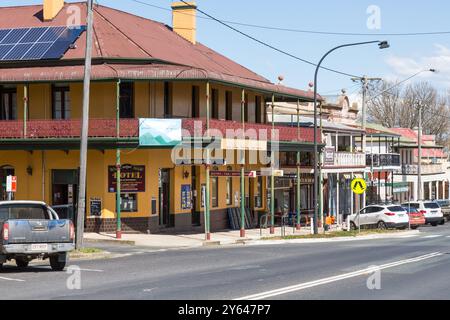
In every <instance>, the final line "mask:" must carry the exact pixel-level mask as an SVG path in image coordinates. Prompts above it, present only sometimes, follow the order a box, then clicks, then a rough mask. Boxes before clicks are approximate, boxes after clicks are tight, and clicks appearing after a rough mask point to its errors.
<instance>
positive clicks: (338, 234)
mask: <svg viewBox="0 0 450 320" xmlns="http://www.w3.org/2000/svg"><path fill="white" fill-rule="evenodd" d="M397 232H402V231H400V230H378V229H373V230H361V233H359V232H358V231H357V230H355V231H333V232H327V233H321V234H307V235H289V236H285V237H264V238H261V240H295V239H330V238H345V237H358V236H367V235H372V234H386V233H397Z"/></svg>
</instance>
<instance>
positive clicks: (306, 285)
mask: <svg viewBox="0 0 450 320" xmlns="http://www.w3.org/2000/svg"><path fill="white" fill-rule="evenodd" d="M442 255H443V254H442V253H440V252H434V253H430V254H426V255H423V256H419V257H416V258H411V259H406V260H400V261H396V262H392V263H387V264H384V265H381V266H378V268H377V270H384V269H389V268H394V267H397V266H401V265H404V264H409V263H414V262H419V261H423V260H428V259H432V258H435V257H439V256H442ZM373 272H374V268H373V267H371V268H367V269H362V270H358V271H354V272H350V273H345V274H341V275H338V276H334V277H329V278H324V279H319V280H316V281H310V282H305V283H300V284H297V285H293V286H289V287H284V288H280V289H275V290H271V291H265V292H261V293H257V294H253V295H250V296H245V297H241V298H237V299H234V300H262V299H266V298H271V297H275V296H280V295H283V294H286V293H291V292H295V291H301V290H304V289H308V288H312V287H317V286H321V285H324V284H328V283H332V282H336V281H340V280H345V279H349V278H355V277H359V276H363V275H367V274H370V273H373Z"/></svg>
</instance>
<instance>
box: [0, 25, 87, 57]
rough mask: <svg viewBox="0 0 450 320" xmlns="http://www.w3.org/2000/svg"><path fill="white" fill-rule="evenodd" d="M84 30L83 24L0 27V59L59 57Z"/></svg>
mask: <svg viewBox="0 0 450 320" xmlns="http://www.w3.org/2000/svg"><path fill="white" fill-rule="evenodd" d="M85 30H86V27H85V26H79V27H75V28H68V27H37V28H21V29H1V30H0V60H1V61H23V60H47V59H60V58H61V57H62V56H63V55H64V54H65V53H66V51H67V50H69V48H70V46H71V45H72V44H73V43H74V42H75V41H76V40H77V39H78V38H79V36H80V35H81V34H82V33H83V32H84V31H85Z"/></svg>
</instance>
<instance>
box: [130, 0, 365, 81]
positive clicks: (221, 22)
mask: <svg viewBox="0 0 450 320" xmlns="http://www.w3.org/2000/svg"><path fill="white" fill-rule="evenodd" d="M131 1H133V2H136V3H140V4H143V5H147V6H150V7H154V8H159V9H161V7H158V6H155V5H152V4H149V3H146V2H143V1H139V0H131ZM181 2H183V3H185V4H186V5H189V3H187V2H186V1H183V0H181ZM167 10H169V9H167ZM197 11H198V12H200V13H201V14H203V15H205V16H206V17H208V18H209V19H211V20H214V21H216V22H218V23H220V24H221V25H223V26H225V27H227V28H229V29H231V30H233V31H234V32H237V33H239V34H240V35H242V36H244V37H246V38H248V39H250V40H253V41H255V42H257V43H259V44H261V45H263V46H265V47H267V48H270V49H272V50H274V51H277V52H279V53H281V54H284V55H286V56H288V57H291V58H293V59H295V60H298V61H301V62H303V63H306V64H309V65H311V66H314V67H316V66H317V64H316V63H314V62H311V61H309V60H306V59H303V58H300V57H298V56H296V55H294V54H292V53H289V52H287V51H284V50H282V49H280V48H277V47H275V46H273V45H271V44H269V43H267V42H264V41H262V40H259V39H257V38H255V37H253V36H251V35H249V34H247V33H245V32H243V31H241V30H239V29H237V28H235V27H233V26H231V25H229V24H227V23H226V22H223V21H222V20H219V19H217V18H215V17H213V16H211V15H210V14H208V13H206V12H205V11H202V10H200V9H198V8H197ZM321 69H323V70H327V71H330V72H333V73H336V74H340V75H343V76H346V77H350V78H353V77H358V76H355V75H352V74H350V73H346V72H342V71H339V70H335V69H331V68H327V67H321Z"/></svg>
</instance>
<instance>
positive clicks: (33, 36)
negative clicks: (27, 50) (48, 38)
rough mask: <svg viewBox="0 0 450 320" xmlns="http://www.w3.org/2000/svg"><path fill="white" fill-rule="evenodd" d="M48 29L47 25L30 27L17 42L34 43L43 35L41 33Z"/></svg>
mask: <svg viewBox="0 0 450 320" xmlns="http://www.w3.org/2000/svg"><path fill="white" fill-rule="evenodd" d="M48 29H49V27H41V28H32V29H30V31H28V32H27V34H26V35H25V36H24V37H23V38H22V39H21V40H20V41H19V43H35V42H37V41H38V40H39V38H41V37H42V36H43V34H44V33H45V32H46V31H47V30H48Z"/></svg>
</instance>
